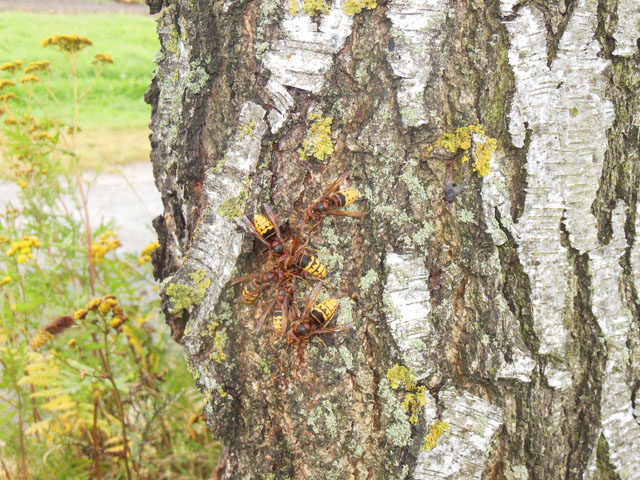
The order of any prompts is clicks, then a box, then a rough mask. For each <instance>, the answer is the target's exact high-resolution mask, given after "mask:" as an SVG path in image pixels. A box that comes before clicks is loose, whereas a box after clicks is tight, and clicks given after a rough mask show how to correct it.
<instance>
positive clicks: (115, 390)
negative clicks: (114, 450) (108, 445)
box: [104, 325, 131, 480]
mask: <svg viewBox="0 0 640 480" xmlns="http://www.w3.org/2000/svg"><path fill="white" fill-rule="evenodd" d="M108 335H109V327H108V326H107V325H105V329H104V361H105V367H106V370H107V371H106V374H107V378H108V379H109V382H110V383H111V387H112V390H113V399H114V400H115V402H116V407H117V408H118V413H119V415H120V423H121V424H122V442H123V445H124V466H125V468H126V470H127V479H128V480H131V470H129V460H128V458H129V456H130V455H128V454H127V452H128V450H129V441H128V440H127V424H126V419H125V417H124V408H122V401H121V399H120V393H119V392H118V387H117V386H116V382H115V380H114V378H113V375H112V374H111V366H110V365H109V349H108Z"/></svg>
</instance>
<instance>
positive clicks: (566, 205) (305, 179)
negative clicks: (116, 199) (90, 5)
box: [147, 0, 640, 480]
mask: <svg viewBox="0 0 640 480" xmlns="http://www.w3.org/2000/svg"><path fill="white" fill-rule="evenodd" d="M149 4H150V6H151V9H152V10H154V11H160V17H159V21H158V34H159V36H160V40H161V50H160V51H159V53H158V57H157V68H156V71H155V77H154V80H153V83H152V85H151V86H150V88H149V91H148V93H147V100H148V101H149V103H151V105H152V107H153V116H152V121H151V128H152V132H153V133H152V135H151V142H152V162H153V166H154V174H155V178H156V184H157V186H158V188H159V190H160V191H161V192H162V197H163V203H164V214H163V215H162V216H160V217H158V218H157V219H156V221H155V227H156V230H157V232H158V236H159V239H160V242H161V244H162V248H161V249H159V250H157V251H156V253H155V257H154V265H155V269H156V270H155V273H156V276H157V277H158V279H160V280H161V281H162V288H161V291H162V296H163V309H164V311H165V313H166V316H167V321H168V323H169V324H170V326H171V328H172V332H173V335H174V338H175V339H176V340H177V341H178V342H180V343H181V344H182V345H183V346H184V348H185V352H186V357H187V361H188V362H189V365H190V369H191V371H192V373H193V376H194V378H195V381H196V383H197V385H198V387H199V388H200V389H201V391H202V393H203V396H204V398H205V400H206V407H205V415H206V418H207V420H208V423H209V425H210V427H211V429H212V431H213V434H214V435H215V436H216V438H219V439H220V440H221V441H222V442H223V444H224V445H225V455H224V456H223V458H222V460H221V464H220V468H219V469H218V471H217V473H216V475H217V478H225V479H245V478H246V479H276V478H282V479H287V478H288V479H302V478H311V479H334V478H335V479H349V478H352V479H367V480H368V479H392V478H397V479H401V478H402V479H404V478H413V479H431V478H450V479H454V478H455V479H467V478H469V479H472V478H477V479H489V478H507V479H513V480H524V479H527V478H531V479H551V478H563V479H565V478H566V479H569V478H593V479H613V478H620V479H637V478H640V455H639V454H638V443H639V440H640V420H639V418H640V407H639V406H638V404H637V394H638V390H639V388H640V335H639V327H640V323H639V322H640V308H639V307H640V305H639V300H638V290H639V288H640V247H638V240H637V236H636V234H637V232H639V231H640V216H639V215H638V177H639V169H640V162H639V158H638V157H639V153H640V143H639V130H638V129H639V127H640V101H639V100H638V98H640V95H638V94H639V93H640V72H639V64H638V60H639V58H640V53H639V51H638V42H639V38H638V37H640V33H639V32H640V28H639V25H640V8H638V5H637V2H634V1H633V0H561V1H560V2H555V1H553V2H547V1H534V2H531V1H521V2H518V1H515V0H500V1H498V2H492V1H482V0H466V1H462V0H461V1H452V0H451V1H447V0H389V1H387V2H379V3H378V4H377V5H375V4H373V3H368V4H367V5H366V6H367V7H369V8H364V6H365V2H362V4H358V3H357V2H354V0H335V1H333V2H331V3H330V4H329V3H327V4H324V5H326V8H324V7H323V6H322V5H321V4H320V3H315V2H312V1H311V0H307V2H304V3H302V2H300V3H299V4H298V2H297V1H293V0H289V1H284V0H282V1H281V0H265V1H262V2H255V1H249V0H227V1H224V2H219V1H218V2H211V1H207V0H164V1H162V0H153V1H151V0H149ZM313 5H315V8H316V9H317V10H316V12H315V14H314V15H313V16H310V15H309V14H308V12H307V10H312V9H313V8H314V7H313ZM358 5H360V7H362V11H360V12H358V13H355V14H354V11H357V10H358V8H356V7H358ZM305 9H306V10H305ZM320 10H323V11H322V12H320ZM312 13H313V12H312ZM319 119H322V120H325V122H327V123H325V124H324V125H325V127H326V125H328V119H331V122H330V130H329V131H328V133H325V134H324V136H323V134H320V136H319V137H318V139H319V140H320V141H319V143H315V144H314V142H313V135H314V133H313V132H314V125H315V131H316V132H318V131H320V132H322V131H324V132H326V128H325V129H324V130H323V129H320V128H318V124H317V123H315V122H317V121H318V120H319ZM475 124H480V125H482V126H483V127H484V131H485V132H486V134H487V135H488V136H490V137H494V138H496V139H497V142H498V149H497V151H496V152H495V154H494V155H493V158H492V163H491V173H490V174H489V175H488V176H485V177H483V178H479V177H478V175H477V173H476V172H474V171H473V168H472V166H471V165H470V163H472V162H468V163H463V162H462V156H463V153H462V152H461V151H458V152H457V153H449V152H447V151H446V150H445V149H443V148H439V147H437V148H435V149H434V150H433V151H431V153H430V155H428V156H426V155H425V153H426V152H428V151H430V149H429V147H430V146H432V145H433V144H434V142H435V141H436V140H437V139H438V138H442V135H443V134H445V133H453V132H455V131H456V129H457V128H459V127H464V126H468V125H475ZM305 140H306V143H305ZM476 140H478V141H479V140H480V139H479V138H476ZM304 145H306V147H305V146H304ZM313 145H315V147H314V146H313ZM328 146H330V147H331V148H328ZM331 150H332V151H331ZM301 151H304V153H301ZM323 153H324V155H323ZM314 154H315V155H314ZM305 155H306V156H307V157H308V159H307V164H308V165H310V169H311V172H312V175H310V174H309V173H308V170H307V168H306V167H304V166H303V165H302V163H301V159H300V157H301V156H305ZM344 170H351V171H352V174H351V177H350V179H349V181H348V183H349V184H350V186H352V187H354V188H356V189H358V190H359V191H360V192H361V200H360V201H359V202H360V205H359V208H364V209H366V210H367V211H368V216H367V217H366V218H364V219H349V218H336V219H333V218H331V219H326V220H325V221H323V223H322V224H321V226H320V227H319V228H317V229H316V230H314V232H313V234H312V235H311V238H310V244H311V245H313V246H314V247H315V248H317V249H318V250H319V253H318V256H319V257H320V259H321V260H322V261H323V262H324V263H325V264H326V266H327V268H328V270H329V272H330V273H329V276H328V279H327V283H326V285H325V289H324V292H325V294H326V295H327V296H328V295H331V296H333V297H336V298H338V299H339V300H340V311H339V316H338V318H337V320H336V321H337V322H338V323H339V324H350V325H351V326H352V329H351V330H349V331H348V332H340V333H336V334H332V335H327V336H325V337H324V338H323V340H324V341H325V343H326V348H325V346H324V345H323V344H322V343H321V342H319V341H318V340H314V341H312V342H310V343H309V345H308V346H307V348H306V349H305V350H304V361H301V359H300V358H299V357H298V355H296V353H295V349H293V348H289V349H287V348H286V346H287V342H286V339H284V337H282V336H278V335H277V334H276V333H275V332H274V331H273V329H270V327H269V325H268V323H269V322H267V325H266V326H265V328H264V329H262V330H259V329H258V328H257V325H256V318H257V317H258V316H259V315H260V312H261V311H262V310H263V309H264V308H265V306H266V305H267V303H268V299H269V297H270V296H271V297H272V296H273V295H274V294H273V293H272V292H271V293H269V292H267V293H266V294H265V297H267V298H264V299H262V300H260V301H259V302H258V303H257V305H254V306H250V307H241V306H238V305H237V304H235V303H234V302H233V300H234V298H235V297H236V296H237V295H239V291H238V288H237V287H236V288H235V290H234V288H233V287H231V286H230V282H231V280H233V279H234V278H235V277H237V276H239V275H246V274H247V273H250V272H252V271H255V270H256V269H261V268H262V269H264V268H266V266H265V264H266V265H268V261H267V260H265V258H266V257H265V256H264V255H263V256H259V255H258V250H259V248H258V245H257V244H256V245H254V244H253V241H252V238H251V237H250V235H249V234H248V233H247V232H246V230H245V229H244V228H243V226H242V225H241V222H239V221H238V217H239V215H241V213H242V212H244V213H247V214H250V213H252V212H256V211H258V210H259V208H260V207H259V205H261V204H262V203H263V202H268V203H269V204H270V205H271V206H272V207H273V208H274V210H275V211H276V212H277V215H278V216H279V218H281V219H283V220H284V219H288V220H289V224H290V225H291V227H292V228H296V227H297V226H299V225H300V221H301V218H302V214H303V211H304V208H305V206H306V205H307V204H308V203H309V202H310V201H311V200H312V199H313V198H315V197H316V196H317V195H318V194H319V193H320V191H321V189H322V187H321V186H320V185H324V186H325V187H326V186H327V185H329V184H330V183H331V181H333V179H334V178H336V177H337V176H338V175H339V174H340V173H341V172H343V171H344ZM452 183H455V184H457V185H460V186H462V187H463V190H462V193H461V194H460V195H458V196H457V197H456V198H455V199H454V201H453V202H451V203H449V202H445V201H444V200H443V198H444V195H445V191H447V189H450V188H451V184H452ZM394 366H403V367H406V368H408V369H410V371H411V372H412V374H413V375H415V378H416V380H417V382H418V386H417V387H415V388H421V387H425V389H426V390H425V391H426V398H427V404H426V406H424V407H420V409H419V412H418V415H417V422H415V423H412V422H411V421H410V419H411V408H410V407H409V408H407V404H406V401H405V404H404V405H403V400H406V398H407V397H406V395H407V394H411V393H415V392H416V390H415V388H414V387H410V386H408V385H407V384H404V386H400V387H399V388H394V387H397V386H398V385H397V382H396V381H395V380H397V379H394V378H393V373H392V372H394V370H393V367H394ZM395 371H397V370H395ZM390 372H391V373H390ZM414 419H415V418H414Z"/></svg>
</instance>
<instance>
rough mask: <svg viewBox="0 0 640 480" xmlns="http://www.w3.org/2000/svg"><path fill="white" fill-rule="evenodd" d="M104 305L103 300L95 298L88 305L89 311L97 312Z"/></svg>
mask: <svg viewBox="0 0 640 480" xmlns="http://www.w3.org/2000/svg"><path fill="white" fill-rule="evenodd" d="M101 303H102V299H101V298H99V297H98V298H94V299H93V300H91V301H90V302H89V303H87V310H91V311H93V312H95V311H96V310H97V309H98V307H99V306H100V304H101Z"/></svg>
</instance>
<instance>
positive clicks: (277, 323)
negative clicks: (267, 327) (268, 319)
mask: <svg viewBox="0 0 640 480" xmlns="http://www.w3.org/2000/svg"><path fill="white" fill-rule="evenodd" d="M282 317H284V312H283V310H282V305H278V306H277V307H276V308H275V309H274V311H273V316H272V320H273V328H275V329H276V331H278V332H279V331H281V330H282Z"/></svg>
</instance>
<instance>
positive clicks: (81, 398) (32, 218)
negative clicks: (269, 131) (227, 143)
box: [0, 14, 218, 479]
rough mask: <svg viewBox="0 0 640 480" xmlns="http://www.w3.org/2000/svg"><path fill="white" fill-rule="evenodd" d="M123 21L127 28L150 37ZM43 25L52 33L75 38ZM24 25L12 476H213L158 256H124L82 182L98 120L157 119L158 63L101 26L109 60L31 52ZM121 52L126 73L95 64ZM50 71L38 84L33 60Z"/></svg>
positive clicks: (3, 292) (15, 74) (211, 447)
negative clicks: (84, 147)
mask: <svg viewBox="0 0 640 480" xmlns="http://www.w3.org/2000/svg"><path fill="white" fill-rule="evenodd" d="M7 15H8V14H2V16H1V17H2V18H1V19H0V22H7V23H6V24H5V23H0V31H2V34H3V35H5V34H7V30H5V27H8V24H9V23H11V22H10V21H8V20H7ZM20 16H24V14H20ZM105 18H107V19H109V17H101V19H100V22H103V21H105V20H104V19H105ZM32 20H33V21H34V22H36V20H35V17H33V16H32ZM146 20H148V19H146ZM117 21H118V22H119V24H120V26H121V28H122V29H123V30H122V31H123V32H124V31H128V32H129V33H131V32H130V31H129V30H128V29H129V27H131V30H135V28H134V27H135V26H136V25H138V19H135V18H134V19H129V18H128V17H127V21H125V17H122V18H119V19H118V20H117ZM129 21H130V22H129ZM37 22H38V23H37V25H38V29H37V31H38V32H43V33H47V29H51V28H53V27H52V25H53V24H54V23H55V24H56V26H57V28H59V29H63V28H64V25H63V24H61V23H60V22H58V19H56V20H51V21H50V23H47V22H45V21H44V19H40V20H37ZM11 28H12V29H14V30H13V35H14V36H13V39H12V40H10V41H9V43H4V42H7V38H6V37H5V38H3V39H2V41H1V42H0V49H1V48H3V47H5V48H3V50H2V51H5V52H11V58H7V59H0V64H3V65H2V66H1V67H0V70H1V71H0V82H2V81H3V80H5V81H4V82H2V83H0V84H2V85H3V87H2V90H1V91H0V98H2V100H0V109H1V110H2V116H0V120H1V121H2V122H3V123H2V126H3V128H2V133H1V134H0V149H1V150H0V151H1V153H2V161H3V164H4V165H6V166H9V167H10V168H11V172H12V175H11V176H12V178H13V180H14V181H16V182H17V183H18V185H19V186H20V195H19V198H17V199H15V201H10V202H8V203H7V206H6V208H5V209H4V211H3V212H2V214H1V215H0V244H1V250H0V297H1V298H2V302H1V303H0V398H1V400H0V431H2V432H3V433H2V435H1V436H0V478H7V479H26V478H65V479H70V478H72V479H76V478H78V479H82V478H154V479H155V478H167V479H168V478H172V479H174V478H175V479H178V478H205V477H206V476H207V475H208V474H210V473H211V470H212V469H213V465H215V459H212V452H215V451H216V449H217V448H218V447H217V444H215V443H214V442H213V441H211V440H210V436H209V435H208V432H207V431H206V429H205V426H204V425H203V424H202V422H201V421H199V419H200V415H199V413H200V409H201V404H200V403H199V400H198V399H199V395H198V393H197V391H196V390H195V388H194V386H193V383H192V380H191V377H190V375H188V373H187V371H186V368H185V365H184V361H183V359H182V355H181V354H180V353H179V350H178V348H177V346H176V345H175V344H174V343H173V340H172V339H171V338H170V337H168V334H167V329H166V327H165V326H164V321H163V319H162V318H160V315H159V306H158V300H157V298H156V294H155V289H156V286H155V285H154V283H153V281H152V280H151V274H150V270H149V262H148V260H149V254H150V252H151V251H152V250H153V248H154V245H150V246H149V247H148V248H147V249H146V251H145V252H141V255H140V256H136V255H126V254H121V253H120V250H121V245H120V241H119V240H118V236H117V233H116V232H113V231H111V229H110V226H109V225H97V226H93V225H92V223H91V219H90V218H89V216H88V213H87V212H88V211H87V204H86V185H85V184H84V182H83V180H82V177H81V175H80V174H79V168H80V165H82V160H81V159H82V155H81V154H79V151H78V148H77V146H78V144H79V143H80V142H79V141H78V137H79V135H80V134H81V130H80V129H79V126H80V124H81V123H82V120H85V121H86V122H87V123H88V124H91V122H92V121H94V122H99V121H100V118H104V117H111V121H112V122H113V124H114V125H118V119H120V120H121V121H122V122H123V123H122V124H120V125H129V126H131V125H135V124H136V122H138V121H139V119H141V118H143V117H145V118H148V113H149V112H148V109H146V107H145V108H142V109H141V108H139V106H140V105H141V98H140V97H141V95H142V92H143V91H144V88H146V85H147V84H148V81H149V78H150V75H151V68H150V66H149V65H150V59H149V58H148V57H144V54H143V52H142V51H140V52H138V53H136V50H135V49H133V50H132V52H133V53H131V54H123V52H124V51H125V44H126V46H127V50H128V48H129V47H131V45H133V44H136V42H135V41H132V40H131V39H130V38H129V39H123V38H122V36H120V39H119V41H114V37H118V35H114V33H113V32H112V33H111V34H110V35H108V36H106V35H104V34H103V35H100V34H99V33H98V31H97V25H96V24H95V23H94V24H91V23H90V19H89V17H87V19H86V31H91V32H92V34H91V40H92V41H93V42H94V45H96V46H98V48H95V47H93V46H89V45H87V44H88V42H85V41H84V40H82V37H78V36H75V37H64V38H62V40H61V39H60V38H58V41H57V42H56V41H54V40H52V41H51V42H50V43H51V45H49V47H47V49H46V50H43V47H42V46H41V45H40V43H38V44H37V45H36V48H35V49H32V50H30V49H29V48H27V47H25V46H24V44H25V43H28V42H23V41H21V40H19V38H20V37H19V32H18V27H16V26H15V25H11ZM77 33H79V34H80V35H82V34H83V32H82V31H80V32H77ZM123 36H124V35H123ZM8 37H9V38H11V34H9V35H8ZM53 38H54V39H55V38H56V37H53ZM101 41H103V42H104V43H103V45H105V46H106V47H105V49H104V50H103V49H101V48H100V47H99V46H100V45H101ZM74 42H76V43H75V46H73V45H74ZM138 43H142V42H138ZM7 45H9V47H7ZM70 45H71V46H70ZM112 47H113V48H112ZM107 48H108V50H109V51H108V53H110V54H111V56H112V57H113V58H114V60H115V63H114V64H111V63H109V62H108V61H98V59H96V57H95V54H96V53H98V52H103V53H106V50H107ZM114 48H115V50H114ZM20 49H22V50H20ZM119 49H120V53H121V55H122V57H119V56H118V52H119ZM36 50H37V52H38V54H37V55H36V54H35V53H34V52H35V51H36ZM56 50H58V51H56ZM136 55H139V57H136ZM49 59H50V60H51V64H50V66H43V67H42V68H41V69H40V70H37V71H30V72H27V73H29V74H35V75H36V76H37V77H38V80H37V81H24V79H25V77H27V73H25V71H24V70H25V69H28V68H29V62H31V61H40V60H49ZM16 60H21V61H22V62H23V63H21V64H20V63H16V62H15V61H16ZM92 62H94V63H92ZM120 62H123V63H120ZM42 65H44V64H42ZM76 65H77V69H76V68H75V66H76ZM142 65H145V67H144V68H143V67H142ZM116 66H117V67H116ZM129 67H130V68H131V71H129ZM49 68H50V72H49V71H48V69H49ZM143 70H144V72H145V73H144V75H142V73H141V72H142V71H143ZM118 72H121V73H118ZM122 72H124V73H122ZM94 78H97V80H96V81H95V82H93V81H94ZM21 80H23V81H22V82H21ZM9 82H12V83H13V84H11V83H9ZM87 88H88V89H89V90H88V91H89V92H90V93H89V94H87V95H86V97H85V98H84V99H82V101H80V97H81V92H83V91H85V89H87ZM74 92H75V93H74ZM134 102H135V104H136V105H137V106H136V107H135V108H134V107H131V110H132V111H127V112H122V114H120V116H118V114H117V112H119V111H120V110H122V109H123V107H122V106H123V105H133V104H134ZM76 108H77V109H78V112H79V113H78V115H75V114H74V111H75V110H76ZM133 110H136V111H135V112H134V111H133ZM140 110H142V111H140ZM145 121H146V120H145ZM127 122H128V123H127Z"/></svg>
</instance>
